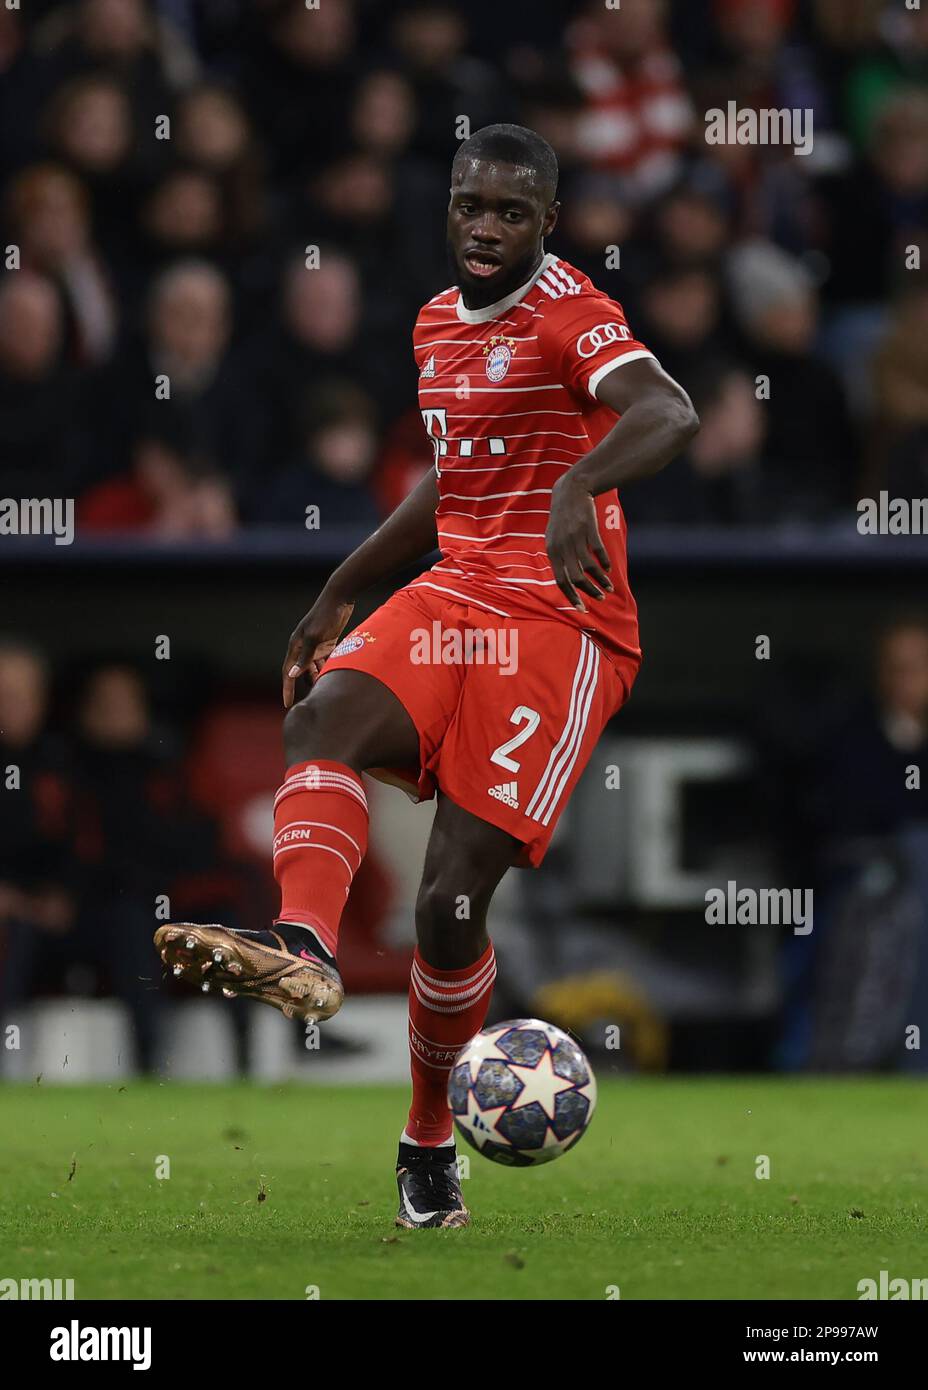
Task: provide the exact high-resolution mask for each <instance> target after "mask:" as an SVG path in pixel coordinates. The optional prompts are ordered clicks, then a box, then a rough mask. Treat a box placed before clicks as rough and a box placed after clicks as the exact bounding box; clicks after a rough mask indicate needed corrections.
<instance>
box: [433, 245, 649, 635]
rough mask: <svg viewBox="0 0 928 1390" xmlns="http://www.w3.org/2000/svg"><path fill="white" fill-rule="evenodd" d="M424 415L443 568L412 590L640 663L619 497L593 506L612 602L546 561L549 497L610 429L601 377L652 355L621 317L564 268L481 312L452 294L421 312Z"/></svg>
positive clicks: (552, 268) (548, 261) (552, 260)
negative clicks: (558, 625) (551, 626)
mask: <svg viewBox="0 0 928 1390" xmlns="http://www.w3.org/2000/svg"><path fill="white" fill-rule="evenodd" d="M413 342H414V350H415V357H416V363H417V365H418V367H419V405H420V408H421V411H422V418H423V420H424V421H425V427H426V430H427V431H428V433H429V435H430V436H431V437H432V443H433V447H434V449H435V464H436V469H437V472H438V492H439V504H438V511H437V521H438V543H439V548H440V550H441V554H442V558H441V560H440V561H439V562H438V563H437V564H436V565H434V566H433V567H432V569H431V570H428V571H427V572H426V573H425V574H423V575H421V576H419V578H417V579H415V580H414V581H413V583H412V585H411V586H410V587H413V588H418V587H425V588H428V589H434V590H437V591H438V592H439V593H443V594H448V595H452V596H454V597H456V598H458V599H460V600H463V601H465V602H467V603H471V604H474V605H475V606H477V607H481V608H484V609H486V610H487V611H488V612H490V613H496V614H499V615H500V616H502V617H510V618H519V617H525V618H544V617H548V618H556V619H558V620H560V621H563V622H569V623H573V624H574V625H575V626H578V627H580V628H582V629H583V630H584V631H586V632H588V633H589V634H590V636H591V637H592V638H594V640H596V641H597V642H598V643H599V644H600V645H601V646H602V647H604V648H605V650H606V651H614V652H619V653H621V654H623V655H626V656H629V655H630V656H635V657H640V649H639V646H638V617H637V609H636V606H635V600H634V598H633V597H632V594H631V590H630V589H629V586H628V566H627V560H626V551H625V539H626V528H625V518H624V516H623V514H622V511H621V508H620V506H619V499H618V495H617V494H616V492H615V491H611V492H607V493H603V494H602V495H601V496H599V497H597V498H596V499H595V505H596V512H597V517H598V521H599V529H600V534H601V535H602V538H603V543H604V544H605V546H606V549H607V550H608V552H609V558H610V560H611V562H612V569H611V570H610V579H611V580H612V583H613V585H614V592H613V593H611V594H608V595H607V596H606V597H605V598H604V599H602V600H596V599H591V598H589V597H588V596H586V595H582V597H583V601H584V603H585V604H586V607H587V611H586V612H585V613H580V612H578V611H577V610H576V609H575V608H573V607H571V605H570V604H569V603H568V601H567V599H566V597H565V596H564V594H563V593H562V592H561V590H560V589H559V588H558V586H557V583H556V582H555V579H554V573H553V571H552V569H551V564H550V562H549V560H548V556H547V552H546V550H545V540H544V537H545V528H546V526H547V522H548V514H549V511H550V505H551V492H552V489H553V487H554V484H555V483H556V482H557V480H558V479H559V478H560V477H561V476H562V475H563V474H564V473H565V472H566V471H567V469H568V468H570V467H571V465H572V464H574V463H576V461H577V460H578V459H581V458H583V456H584V455H585V454H587V453H589V451H590V449H592V448H593V446H594V445H596V444H598V443H599V441H600V440H601V439H602V437H603V436H604V435H605V434H606V433H608V431H609V430H610V429H611V428H612V426H613V425H614V424H615V422H616V419H617V418H618V417H617V416H616V414H615V412H614V411H612V410H610V409H609V408H608V406H605V405H603V404H602V403H601V402H600V401H599V400H598V399H597V394H596V393H597V389H598V387H599V383H600V382H601V381H602V380H603V378H604V377H605V376H606V375H607V374H608V373H609V372H612V371H615V370H620V369H621V367H622V365H623V364H624V363H628V362H634V361H635V360H636V359H638V358H641V357H651V356H652V354H651V353H650V352H649V351H648V349H647V348H646V347H644V346H643V345H642V344H641V343H640V342H638V341H637V339H636V338H635V337H634V336H633V335H632V332H631V329H630V328H629V327H628V324H627V323H626V322H625V316H624V314H623V313H622V308H621V306H620V305H619V304H617V303H616V302H615V300H612V299H610V298H609V297H608V295H606V294H603V293H602V291H601V290H598V289H596V287H595V286H594V285H593V283H592V282H591V280H590V279H589V278H588V277H587V276H586V275H584V274H583V273H582V272H581V271H579V270H575V269H574V268H573V267H572V266H570V265H568V264H567V263H566V262H564V261H562V260H559V259H558V257H557V256H554V255H551V254H548V255H546V256H545V258H544V260H543V261H542V263H541V265H540V266H539V268H538V270H537V271H536V273H535V274H534V275H533V276H532V277H531V279H530V280H529V281H527V283H526V284H524V285H522V286H521V288H520V289H518V290H515V291H514V292H513V293H512V294H510V295H508V296H507V297H506V298H505V299H502V300H500V301H499V302H498V303H496V304H491V305H489V306H488V307H487V308H485V309H467V308H465V306H464V304H463V302H462V300H461V297H460V294H459V293H458V289H457V287H456V286H453V287H452V288H451V289H447V290H444V291H443V292H442V293H441V294H439V295H436V296H435V298H434V299H431V300H429V302H428V303H427V304H426V305H424V306H423V308H422V309H421V311H420V313H419V317H418V319H417V320H416V327H415V331H414V335H413Z"/></svg>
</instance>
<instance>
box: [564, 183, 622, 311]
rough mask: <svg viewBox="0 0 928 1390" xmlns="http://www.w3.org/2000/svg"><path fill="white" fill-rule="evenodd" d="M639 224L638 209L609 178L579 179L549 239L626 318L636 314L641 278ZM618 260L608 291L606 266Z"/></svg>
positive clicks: (573, 184) (571, 189) (607, 269)
mask: <svg viewBox="0 0 928 1390" xmlns="http://www.w3.org/2000/svg"><path fill="white" fill-rule="evenodd" d="M639 220H640V219H639V216H638V211H637V209H636V208H634V207H632V206H631V205H630V204H629V203H628V202H627V201H626V200H625V199H624V198H623V196H622V193H621V191H620V187H619V182H618V180H616V179H615V178H613V176H612V175H611V174H603V173H598V174H581V175H579V176H578V177H577V178H575V180H574V181H573V183H572V184H571V186H570V192H569V195H568V196H567V197H566V198H565V206H564V210H563V212H562V213H561V217H560V219H559V221H558V225H557V228H556V229H555V233H554V236H553V238H552V244H553V245H554V246H556V247H557V253H558V255H561V256H563V257H564V259H565V260H566V261H568V262H569V263H570V264H571V265H575V266H576V267H577V269H578V270H582V271H583V272H584V273H585V274H586V275H589V276H590V278H591V279H593V281H594V283H595V284H600V285H602V286H603V288H606V287H607V286H608V287H609V292H610V293H612V294H614V296H615V298H616V299H618V300H619V301H620V302H621V304H622V307H623V308H624V310H625V313H626V316H628V317H630V318H634V317H635V314H636V309H637V304H636V302H635V289H636V287H637V286H638V284H639V282H640V280H641V278H642V275H643V273H644V271H643V265H642V255H641V251H640V247H639V244H638V242H637V241H636V234H637V233H638V232H639V230H640V228H639V225H638V224H639ZM616 258H618V260H619V263H620V264H619V266H618V267H616V269H617V270H620V274H617V275H616V276H615V281H616V283H615V284H614V285H611V286H610V285H609V267H610V265H611V264H613V263H614V261H615V259H616Z"/></svg>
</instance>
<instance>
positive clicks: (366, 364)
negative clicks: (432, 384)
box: [244, 244, 415, 516]
mask: <svg viewBox="0 0 928 1390" xmlns="http://www.w3.org/2000/svg"><path fill="white" fill-rule="evenodd" d="M366 307H367V306H365V305H364V304H363V303H362V295H361V280H360V276H359V274H358V270H357V267H356V266H355V264H354V262H353V261H352V260H351V259H349V258H348V257H347V256H345V255H343V254H342V252H341V251H337V250H334V249H333V248H331V247H330V246H328V245H325V244H323V245H322V246H321V247H320V253H319V263H318V265H314V266H313V267H312V268H310V267H308V266H307V264H306V260H305V258H304V257H303V256H301V255H297V256H292V257H291V258H290V259H289V261H288V262H287V266H286V269H285V271H284V275H283V279H282V283H281V288H280V313H279V318H278V320H277V321H276V322H273V323H272V324H271V326H270V327H269V328H268V329H267V330H266V331H265V333H264V334H263V335H262V336H261V337H260V338H259V339H258V340H257V342H256V343H255V344H254V345H253V347H252V349H251V352H250V355H249V363H250V366H249V374H250V376H251V378H252V381H253V383H254V384H253V386H252V387H251V388H250V389H251V390H252V391H253V392H254V394H256V395H257V397H258V398H259V399H260V401H261V402H262V409H263V411H264V415H263V419H264V439H265V442H266V450H265V453H266V457H267V460H268V466H267V467H266V468H264V469H263V470H261V471H260V472H255V473H253V474H252V476H251V478H250V481H249V487H248V489H247V495H246V500H245V504H244V514H245V515H248V516H256V515H258V514H259V513H261V511H262V509H263V503H264V498H265V496H266V495H267V493H268V491H269V490H270V489H271V488H272V487H273V484H274V470H275V468H277V469H280V468H282V467H284V466H286V464H287V462H288V461H289V460H290V459H293V458H294V457H298V456H300V455H301V454H302V452H303V450H304V448H305V434H304V416H303V414H302V411H303V404H304V402H305V399H306V395H307V392H308V391H311V390H312V389H313V388H315V387H319V386H322V385H324V384H325V383H326V382H329V381H333V380H349V379H350V380H355V381H361V382H363V383H364V388H365V390H366V391H367V392H368V393H369V395H370V396H371V398H372V400H373V402H374V405H375V407H376V408H377V410H378V412H379V414H380V415H381V418H383V417H384V416H385V417H386V418H387V419H390V418H392V416H393V414H394V413H395V412H396V409H397V401H398V400H403V399H407V398H408V395H409V392H406V393H405V394H404V393H403V392H402V388H401V387H400V386H399V385H398V384H397V383H398V382H401V381H404V380H405V379H406V378H407V376H409V375H410V373H412V376H413V381H414V380H415V374H414V364H413V367H410V366H409V365H408V364H409V363H412V353H411V352H410V353H409V354H408V360H403V359H400V360H399V361H397V360H396V354H393V353H391V352H385V351H384V350H383V348H382V346H381V342H380V341H379V339H378V338H377V337H375V335H374V333H373V332H372V331H369V330H368V327H367V318H366V315H365V314H364V313H363V312H362V311H363V310H364V309H366ZM406 333H407V334H408V326H407V329H406ZM404 336H405V335H404ZM407 341H408V339H407Z"/></svg>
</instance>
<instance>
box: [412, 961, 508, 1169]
mask: <svg viewBox="0 0 928 1390" xmlns="http://www.w3.org/2000/svg"><path fill="white" fill-rule="evenodd" d="M495 979H496V957H495V955H494V954H493V943H492V941H491V942H490V944H489V946H487V949H486V950H485V951H484V953H483V955H482V956H481V957H480V959H479V960H475V961H474V963H473V965H467V966H465V967H464V969H463V970H436V969H435V967H434V966H432V965H428V964H427V963H426V962H425V961H424V960H423V959H422V957H421V956H420V954H419V950H418V947H417V948H416V952H415V955H414V956H413V961H412V977H411V979H410V982H409V1058H410V1069H411V1071H412V1106H411V1108H410V1111H409V1121H408V1123H407V1125H406V1133H407V1135H408V1136H409V1138H410V1139H414V1140H415V1141H416V1143H417V1144H424V1145H426V1146H427V1147H428V1146H432V1145H434V1144H441V1143H443V1142H444V1141H445V1140H446V1139H448V1138H450V1136H451V1123H452V1122H451V1111H450V1109H449V1108H448V1075H449V1073H450V1071H451V1068H452V1066H453V1065H454V1059H455V1057H456V1056H457V1054H458V1053H459V1052H460V1050H461V1048H462V1047H463V1046H464V1044H465V1043H468V1042H470V1040H471V1038H472V1037H473V1036H474V1034H475V1033H479V1032H480V1029H481V1028H482V1027H483V1021H484V1019H485V1018H486V1016H487V1009H488V1008H489V1006H490V995H491V994H492V993H493V981H494V980H495Z"/></svg>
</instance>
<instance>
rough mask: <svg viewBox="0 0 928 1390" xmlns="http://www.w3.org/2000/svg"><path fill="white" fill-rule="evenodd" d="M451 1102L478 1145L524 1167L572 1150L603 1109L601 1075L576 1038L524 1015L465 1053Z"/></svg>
mask: <svg viewBox="0 0 928 1390" xmlns="http://www.w3.org/2000/svg"><path fill="white" fill-rule="evenodd" d="M448 1102H449V1104H450V1106H451V1113H452V1114H453V1115H454V1122H455V1124H456V1125H457V1128H458V1131H459V1132H460V1133H461V1134H462V1135H463V1136H464V1138H465V1139H466V1140H467V1142H468V1144H470V1145H471V1147H472V1148H475V1149H476V1150H477V1152H478V1153H482V1154H483V1156H484V1157H485V1158H490V1159H492V1160H493V1162H494V1163H508V1164H509V1165H510V1166H512V1167H520V1168H524V1167H528V1166H530V1165H532V1164H536V1163H548V1162H550V1160H551V1159H552V1158H559V1157H560V1156H561V1154H563V1153H566V1152H567V1150H568V1149H570V1148H573V1146H574V1144H576V1142H577V1140H578V1139H579V1138H580V1137H581V1136H582V1134H583V1133H584V1131H585V1130H586V1127H587V1125H588V1124H589V1123H590V1120H591V1118H592V1116H593V1111H594V1109H595V1107H596V1078H595V1077H594V1075H593V1071H592V1068H591V1067H590V1064H589V1062H588V1061H587V1059H586V1057H585V1055H584V1053H583V1051H582V1049H581V1048H580V1047H578V1045H577V1044H576V1043H575V1042H574V1040H573V1038H570V1037H568V1036H567V1034H566V1033H562V1032H561V1030H560V1028H555V1027H554V1025H553V1024H552V1023H543V1022H542V1020H541V1019H539V1018H520V1019H516V1020H514V1021H513V1022H511V1023H498V1024H496V1025H494V1027H492V1028H484V1029H483V1031H482V1032H480V1033H478V1034H477V1035H476V1037H474V1038H472V1039H471V1041H470V1042H469V1043H468V1044H467V1046H466V1047H465V1048H464V1049H463V1050H462V1051H461V1052H459V1053H458V1057H457V1060H456V1061H455V1064H454V1066H453V1067H452V1069H451V1076H450V1077H449V1079H448Z"/></svg>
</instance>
